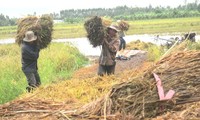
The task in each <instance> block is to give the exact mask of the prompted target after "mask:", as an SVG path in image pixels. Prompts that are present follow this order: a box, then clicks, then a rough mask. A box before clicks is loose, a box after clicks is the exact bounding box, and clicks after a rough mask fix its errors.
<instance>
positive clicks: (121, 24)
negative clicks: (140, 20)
mask: <svg viewBox="0 0 200 120" xmlns="http://www.w3.org/2000/svg"><path fill="white" fill-rule="evenodd" d="M117 25H118V27H119V29H120V31H119V38H120V45H119V51H120V50H124V49H125V48H126V41H125V39H124V37H125V31H127V30H128V29H129V24H128V22H126V21H124V20H117Z"/></svg>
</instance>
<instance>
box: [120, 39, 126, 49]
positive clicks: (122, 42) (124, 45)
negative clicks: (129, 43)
mask: <svg viewBox="0 0 200 120" xmlns="http://www.w3.org/2000/svg"><path fill="white" fill-rule="evenodd" d="M119 39H120V45H119V51H120V50H121V49H122V48H123V49H125V48H126V41H125V40H124V38H123V37H120V38H119Z"/></svg>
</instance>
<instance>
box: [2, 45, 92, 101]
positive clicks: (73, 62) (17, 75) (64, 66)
mask: <svg viewBox="0 0 200 120" xmlns="http://www.w3.org/2000/svg"><path fill="white" fill-rule="evenodd" d="M87 62H88V60H87V59H86V58H85V57H84V56H83V55H82V54H80V52H79V51H78V49H77V48H75V47H73V46H71V45H69V44H62V43H54V44H51V45H50V46H49V47H48V48H46V49H43V50H41V52H40V57H39V60H38V68H39V74H40V77H41V82H42V84H43V85H46V84H50V83H52V82H59V81H60V80H67V79H69V78H70V77H71V75H72V73H73V71H75V70H77V69H78V68H80V67H82V66H84V65H85V64H87ZM0 69H1V72H0V104H3V103H5V102H8V101H10V100H13V99H15V98H16V97H17V96H19V95H20V94H22V93H24V92H26V91H25V88H26V86H27V82H26V78H25V75H24V74H23V72H22V70H21V53H20V47H19V46H17V45H16V44H12V45H1V47H0Z"/></svg>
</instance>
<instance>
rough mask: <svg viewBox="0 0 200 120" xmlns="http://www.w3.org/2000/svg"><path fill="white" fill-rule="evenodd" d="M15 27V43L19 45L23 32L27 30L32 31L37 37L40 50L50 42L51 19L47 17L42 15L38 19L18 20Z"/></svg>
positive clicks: (29, 17) (31, 17) (32, 17)
mask: <svg viewBox="0 0 200 120" xmlns="http://www.w3.org/2000/svg"><path fill="white" fill-rule="evenodd" d="M17 25H18V28H17V35H16V39H15V42H16V43H18V44H19V45H20V44H21V43H22V41H23V38H24V35H25V32H26V31H28V30H32V31H33V32H34V33H35V35H37V37H38V39H37V41H38V45H39V47H40V49H43V48H46V47H47V46H48V44H49V43H50V42H51V40H52V31H53V19H52V18H51V17H50V16H49V15H42V16H41V17H39V18H38V17H36V16H28V17H25V18H22V19H20V20H19V21H18V23H17Z"/></svg>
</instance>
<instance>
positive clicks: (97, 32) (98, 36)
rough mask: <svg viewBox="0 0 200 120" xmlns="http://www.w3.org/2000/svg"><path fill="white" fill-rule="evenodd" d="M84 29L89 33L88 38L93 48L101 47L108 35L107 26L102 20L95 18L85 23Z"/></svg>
mask: <svg viewBox="0 0 200 120" xmlns="http://www.w3.org/2000/svg"><path fill="white" fill-rule="evenodd" d="M84 28H85V30H86V32H87V38H88V40H89V42H90V44H92V45H93V47H97V46H100V45H101V44H102V41H103V39H104V36H105V35H106V28H107V27H106V26H104V25H103V23H102V18H101V17H98V16H94V17H92V18H90V19H88V20H86V21H85V23H84Z"/></svg>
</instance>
